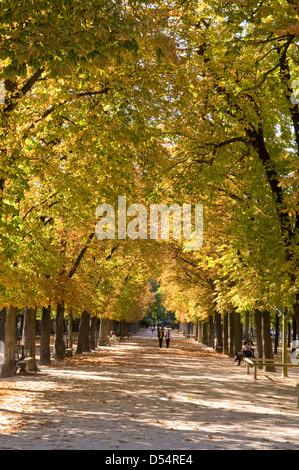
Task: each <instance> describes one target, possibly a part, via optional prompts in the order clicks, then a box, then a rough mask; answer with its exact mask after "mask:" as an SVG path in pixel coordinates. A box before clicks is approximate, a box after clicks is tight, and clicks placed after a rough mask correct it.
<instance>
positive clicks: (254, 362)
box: [244, 357, 299, 379]
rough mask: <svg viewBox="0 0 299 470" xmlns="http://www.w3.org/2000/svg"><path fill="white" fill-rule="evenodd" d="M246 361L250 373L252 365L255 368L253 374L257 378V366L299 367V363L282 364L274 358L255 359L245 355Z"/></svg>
mask: <svg viewBox="0 0 299 470" xmlns="http://www.w3.org/2000/svg"><path fill="white" fill-rule="evenodd" d="M244 361H245V362H246V372H247V374H248V375H249V374H250V372H249V370H250V367H253V368H254V372H253V376H254V378H255V379H256V378H257V368H258V367H261V366H262V367H264V366H271V367H299V364H282V363H277V362H274V359H258V358H257V359H254V358H252V357H251V358H249V357H245V358H244Z"/></svg>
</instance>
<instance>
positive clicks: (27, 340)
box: [0, 304, 140, 377]
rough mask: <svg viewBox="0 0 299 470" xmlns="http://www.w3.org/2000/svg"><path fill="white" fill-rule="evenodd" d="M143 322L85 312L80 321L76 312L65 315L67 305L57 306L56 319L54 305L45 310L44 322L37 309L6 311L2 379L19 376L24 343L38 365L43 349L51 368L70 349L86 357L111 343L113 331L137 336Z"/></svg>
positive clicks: (0, 333) (0, 326)
mask: <svg viewBox="0 0 299 470" xmlns="http://www.w3.org/2000/svg"><path fill="white" fill-rule="evenodd" d="M139 327H140V324H139V322H135V323H129V322H125V321H116V320H111V319H109V318H99V317H97V316H95V315H91V314H90V313H88V312H87V311H85V310H84V311H83V312H82V314H81V316H80V319H77V318H73V313H72V310H69V311H68V313H67V315H65V311H64V305H63V304H58V305H57V306H56V315H55V317H54V318H53V315H52V312H51V306H48V307H43V308H42V315H41V319H40V320H37V310H36V309H35V308H25V309H23V310H20V311H17V309H16V308H14V307H11V308H9V309H3V310H2V311H1V312H0V341H3V342H4V358H5V362H4V364H2V365H0V367H1V377H11V376H13V375H14V374H15V349H16V346H17V345H19V344H21V345H22V346H23V347H24V350H26V351H27V352H28V355H29V356H30V357H32V358H34V360H35V362H36V355H37V354H36V345H37V344H38V346H39V359H38V363H39V364H40V365H50V364H51V358H52V357H54V358H55V359H56V360H63V359H64V357H65V350H66V348H69V349H72V350H74V351H75V354H82V353H84V352H89V351H92V350H95V349H96V348H97V347H98V346H102V345H104V344H107V343H106V342H107V338H108V336H109V334H110V332H111V331H114V333H115V334H116V335H117V336H119V337H120V338H122V337H127V336H129V335H130V334H134V333H135V332H136V331H137V330H138V329H139Z"/></svg>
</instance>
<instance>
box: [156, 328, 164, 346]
mask: <svg viewBox="0 0 299 470" xmlns="http://www.w3.org/2000/svg"><path fill="white" fill-rule="evenodd" d="M157 336H158V339H159V348H162V345H163V338H164V331H163V330H162V328H158V333H157Z"/></svg>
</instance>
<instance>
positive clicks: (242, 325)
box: [180, 310, 299, 370]
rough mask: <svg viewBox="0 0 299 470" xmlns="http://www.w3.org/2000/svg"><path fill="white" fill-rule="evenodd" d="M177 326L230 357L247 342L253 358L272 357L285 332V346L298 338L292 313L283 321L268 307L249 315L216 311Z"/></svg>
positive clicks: (290, 345) (276, 351)
mask: <svg viewBox="0 0 299 470" xmlns="http://www.w3.org/2000/svg"><path fill="white" fill-rule="evenodd" d="M284 322H285V324H284ZM180 328H181V331H182V333H183V335H184V336H185V337H191V338H193V339H195V340H196V341H198V342H199V343H201V344H204V345H206V346H208V347H211V348H213V349H215V351H216V352H218V353H222V354H224V355H227V356H229V357H235V355H236V353H237V352H239V351H241V349H242V347H243V343H244V342H245V341H247V342H251V343H252V344H253V347H254V353H255V357H257V358H264V359H273V358H274V355H275V354H278V353H279V352H280V351H279V345H280V344H281V345H282V341H283V337H284V335H285V341H286V346H287V347H292V343H293V341H295V340H296V339H298V338H299V325H297V323H296V318H295V316H293V317H291V318H289V319H285V320H284V318H283V316H281V315H279V314H276V315H275V316H274V317H272V316H271V314H270V312H269V311H267V310H266V311H260V310H255V311H254V312H253V313H252V314H251V315H250V314H249V312H246V313H245V315H244V316H242V317H241V315H240V314H239V313H237V312H234V311H232V312H231V313H230V314H225V315H223V316H221V315H219V314H218V313H216V314H214V315H210V316H209V317H208V319H207V320H206V321H202V322H196V323H194V322H187V323H181V324H180ZM281 353H282V354H283V352H282V351H281ZM270 369H271V368H270V367H268V368H267V370H270Z"/></svg>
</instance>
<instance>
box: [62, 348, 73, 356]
mask: <svg viewBox="0 0 299 470" xmlns="http://www.w3.org/2000/svg"><path fill="white" fill-rule="evenodd" d="M64 356H65V357H73V348H66V349H65V351H64Z"/></svg>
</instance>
